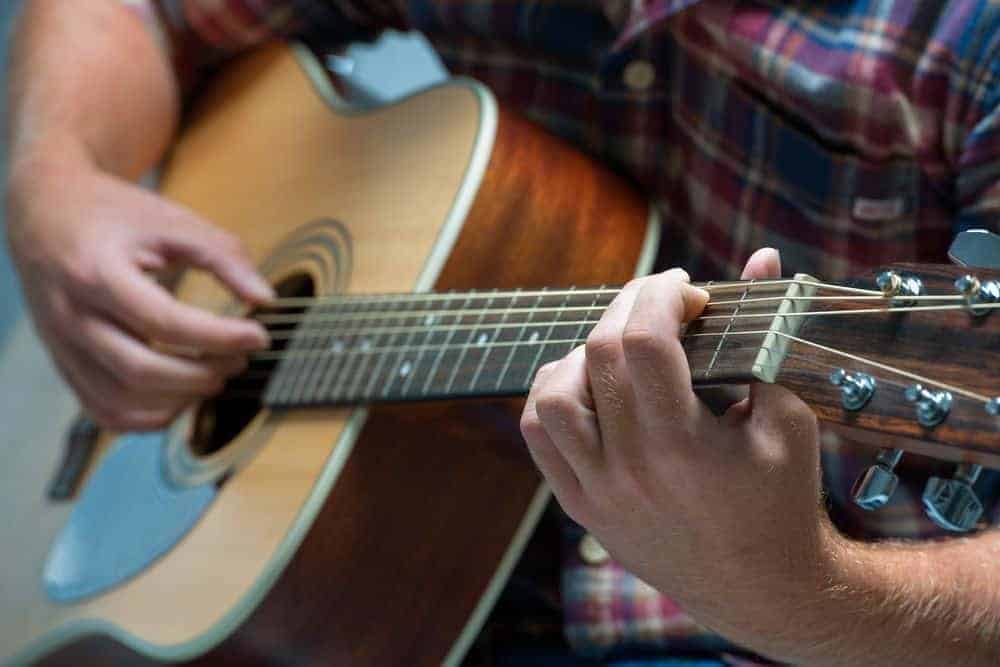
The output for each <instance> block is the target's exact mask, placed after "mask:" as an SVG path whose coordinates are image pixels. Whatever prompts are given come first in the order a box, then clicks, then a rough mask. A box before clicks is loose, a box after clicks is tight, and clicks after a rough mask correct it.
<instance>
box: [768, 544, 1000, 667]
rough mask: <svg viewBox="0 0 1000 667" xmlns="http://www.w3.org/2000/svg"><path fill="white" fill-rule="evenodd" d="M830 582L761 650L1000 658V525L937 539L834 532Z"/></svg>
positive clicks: (788, 656)
mask: <svg viewBox="0 0 1000 667" xmlns="http://www.w3.org/2000/svg"><path fill="white" fill-rule="evenodd" d="M838 541H839V544H838V545H837V546H836V547H834V549H833V558H832V559H831V561H830V563H831V566H830V569H829V572H828V573H827V574H826V575H825V576H824V578H823V579H824V580H825V581H826V585H825V586H821V587H820V589H819V590H817V591H816V592H815V594H809V595H807V596H806V597H805V598H803V600H800V601H795V602H792V603H791V604H790V605H789V606H788V607H787V608H786V609H785V610H784V613H783V614H782V613H778V614H775V615H774V616H773V617H772V622H773V625H774V627H773V628H771V629H772V630H773V631H774V632H773V633H772V634H770V635H769V636H768V632H767V630H766V629H763V628H762V629H761V630H763V632H761V633H760V634H759V635H758V637H759V638H760V639H759V640H758V643H761V644H762V645H761V646H758V647H757V648H758V649H759V650H762V651H764V652H765V653H767V654H769V655H774V656H775V657H778V658H781V659H785V660H789V661H792V662H795V663H799V664H806V665H829V666H834V665H836V666H841V665H852V666H854V665H887V664H907V665H944V664H947V665H995V664H997V663H998V662H1000V531H991V532H987V533H984V534H982V535H979V536H977V537H974V538H967V539H955V540H948V541H942V542H934V543H882V544H861V543H856V542H847V541H846V540H843V539H840V540H838Z"/></svg>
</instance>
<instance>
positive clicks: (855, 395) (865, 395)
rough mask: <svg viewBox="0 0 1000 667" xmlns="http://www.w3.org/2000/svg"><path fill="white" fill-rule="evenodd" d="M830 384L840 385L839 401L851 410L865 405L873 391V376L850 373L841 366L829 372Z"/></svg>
mask: <svg viewBox="0 0 1000 667" xmlns="http://www.w3.org/2000/svg"><path fill="white" fill-rule="evenodd" d="M830 384H832V385H835V386H837V387H840V402H841V404H842V405H843V406H844V409H845V410H850V411H851V412H854V411H856V410H860V409H861V408H863V407H865V404H866V403H867V402H868V401H869V400H870V399H871V397H872V395H873V394H874V393H875V378H873V377H872V376H871V375H868V374H867V373H854V374H853V375H852V374H851V373H848V372H847V371H846V370H844V369H843V368H838V369H837V370H835V371H834V372H832V373H830Z"/></svg>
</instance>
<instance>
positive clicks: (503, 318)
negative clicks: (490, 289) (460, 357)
mask: <svg viewBox="0 0 1000 667" xmlns="http://www.w3.org/2000/svg"><path fill="white" fill-rule="evenodd" d="M516 301H517V290H514V296H513V297H512V298H510V300H509V301H507V308H505V309H504V311H503V315H501V316H500V322H499V323H498V324H497V325H496V326H495V328H496V330H497V331H496V337H495V338H494V339H493V342H494V343H495V342H497V341H498V340H499V338H500V329H501V328H503V326H504V323H505V322H506V321H507V318H508V317H509V316H510V309H511V308H512V307H513V306H514V303H515V302H516ZM492 352H493V347H492V346H490V348H489V349H487V350H486V353H485V354H483V358H482V359H480V360H479V365H478V366H477V367H476V372H475V373H474V374H473V375H472V380H470V381H469V389H470V390H471V389H473V388H474V387H475V386H476V382H478V381H479V376H480V374H482V372H483V367H485V366H486V360H487V359H489V358H490V353H492Z"/></svg>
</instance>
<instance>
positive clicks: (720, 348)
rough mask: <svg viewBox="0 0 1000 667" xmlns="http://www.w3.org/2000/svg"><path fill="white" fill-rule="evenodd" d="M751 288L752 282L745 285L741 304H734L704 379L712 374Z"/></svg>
mask: <svg viewBox="0 0 1000 667" xmlns="http://www.w3.org/2000/svg"><path fill="white" fill-rule="evenodd" d="M752 288H753V281H752V280H751V281H750V284H749V285H747V287H746V289H744V290H743V295H742V296H741V297H740V302H741V303H738V304H736V308H734V309H733V312H732V318H731V319H730V320H729V323H728V324H727V325H726V330H725V331H723V332H722V338H720V339H719V344H718V346H716V348H715V354H713V355H712V361H710V362H709V364H708V368H706V369H705V377H706V378H707V377H708V375H709V374H710V373H711V372H712V368H713V367H714V366H715V362H716V360H718V358H719V352H720V351H721V350H722V346H723V345H725V343H726V334H728V333H729V331H730V330H731V329H732V328H733V324H735V323H736V316H737V315H738V314H739V312H740V308H742V307H743V304H742V301H743V299H745V298H747V296H749V295H750V290H751V289H752ZM695 321H696V322H697V321H698V320H697V319H696V320H695Z"/></svg>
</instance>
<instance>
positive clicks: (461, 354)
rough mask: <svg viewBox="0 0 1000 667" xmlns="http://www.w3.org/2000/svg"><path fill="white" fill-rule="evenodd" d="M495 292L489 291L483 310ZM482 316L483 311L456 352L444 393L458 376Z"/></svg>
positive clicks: (490, 301) (487, 306)
mask: <svg viewBox="0 0 1000 667" xmlns="http://www.w3.org/2000/svg"><path fill="white" fill-rule="evenodd" d="M496 292H497V290H493V292H492V293H491V295H490V298H489V301H487V302H486V308H485V309H484V311H486V310H489V305H490V304H491V303H493V299H494V298H495V297H494V296H493V294H496ZM484 317H486V313H485V312H483V313H481V314H480V315H479V318H478V319H477V320H476V326H475V327H474V328H473V329H471V330H470V331H469V338H468V339H467V340H466V342H465V345H464V346H463V347H462V349H461V350H460V351H459V353H458V361H457V362H456V363H455V366H454V367H453V368H452V369H451V377H449V378H448V384H446V385H445V387H444V393H446V394H447V393H448V392H450V391H451V387H452V385H453V384H454V382H455V378H456V377H458V371H459V370H460V369H461V368H462V361H463V360H464V359H465V357H466V356H467V355H468V353H469V348H470V347H471V341H472V340H473V338H475V332H476V328H478V327H479V326H480V325H481V324H482V322H483V318H484Z"/></svg>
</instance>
